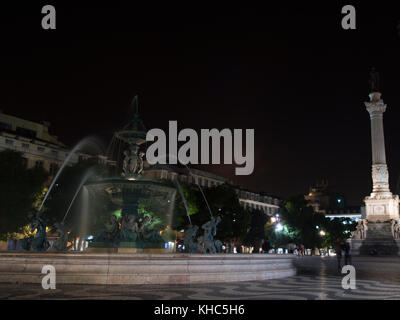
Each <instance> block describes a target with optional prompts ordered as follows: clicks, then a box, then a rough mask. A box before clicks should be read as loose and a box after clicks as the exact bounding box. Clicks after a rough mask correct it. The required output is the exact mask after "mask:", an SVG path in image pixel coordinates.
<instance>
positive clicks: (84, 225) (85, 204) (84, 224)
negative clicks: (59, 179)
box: [78, 187, 89, 251]
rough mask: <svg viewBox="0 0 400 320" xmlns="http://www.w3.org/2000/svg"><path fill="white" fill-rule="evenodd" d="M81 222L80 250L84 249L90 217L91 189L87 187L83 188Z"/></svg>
mask: <svg viewBox="0 0 400 320" xmlns="http://www.w3.org/2000/svg"><path fill="white" fill-rule="evenodd" d="M81 201H82V205H81V223H80V228H79V246H78V247H79V248H78V250H79V251H83V249H84V248H83V245H84V240H85V238H86V236H87V229H88V219H89V190H88V188H87V187H83V188H82V196H81Z"/></svg>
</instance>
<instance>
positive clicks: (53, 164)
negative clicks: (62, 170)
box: [50, 163, 58, 176]
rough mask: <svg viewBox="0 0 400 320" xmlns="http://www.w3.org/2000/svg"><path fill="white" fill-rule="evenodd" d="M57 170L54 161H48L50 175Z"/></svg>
mask: <svg viewBox="0 0 400 320" xmlns="http://www.w3.org/2000/svg"><path fill="white" fill-rule="evenodd" d="M57 171H58V165H57V164H56V163H50V175H52V176H54V175H55V174H56V173H57Z"/></svg>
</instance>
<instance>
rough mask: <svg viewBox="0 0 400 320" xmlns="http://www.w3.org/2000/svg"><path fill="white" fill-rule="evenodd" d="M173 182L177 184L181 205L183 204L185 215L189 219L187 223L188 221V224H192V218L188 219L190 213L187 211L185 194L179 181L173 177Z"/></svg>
mask: <svg viewBox="0 0 400 320" xmlns="http://www.w3.org/2000/svg"><path fill="white" fill-rule="evenodd" d="M175 182H176V184H177V186H178V191H179V194H180V195H181V198H182V201H183V205H184V206H185V209H186V213H187V217H188V219H189V223H190V225H192V220H191V219H190V213H189V206H188V204H187V202H186V198H185V195H184V194H183V190H182V186H181V184H180V183H179V181H178V179H175Z"/></svg>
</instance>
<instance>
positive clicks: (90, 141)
mask: <svg viewBox="0 0 400 320" xmlns="http://www.w3.org/2000/svg"><path fill="white" fill-rule="evenodd" d="M93 142H94V140H93V138H84V139H83V140H81V141H79V142H78V144H77V145H76V146H75V147H74V148H73V149H72V150H71V151H70V152H69V153H68V156H67V157H66V158H65V160H64V162H63V164H62V165H61V167H60V169H58V171H57V174H56V175H55V177H54V179H53V181H52V182H51V184H50V187H49V189H48V190H47V192H46V195H45V196H44V199H43V201H42V203H41V204H40V207H39V211H40V210H41V209H42V207H43V204H44V203H45V202H46V200H47V197H48V196H49V194H50V192H51V190H52V189H53V187H54V184H55V183H56V181H57V179H58V177H59V175H60V174H61V172H62V171H63V169H64V167H65V166H66V165H67V164H68V162H69V161H70V160H71V158H72V156H73V155H74V154H75V153H76V152H77V151H79V150H81V149H82V148H83V147H85V146H88V145H93Z"/></svg>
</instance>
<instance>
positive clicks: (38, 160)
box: [0, 111, 90, 175]
mask: <svg viewBox="0 0 400 320" xmlns="http://www.w3.org/2000/svg"><path fill="white" fill-rule="evenodd" d="M49 126H50V124H49V123H48V122H43V123H36V122H33V121H29V120H24V119H21V118H17V117H14V116H11V115H7V114H4V113H2V112H1V111H0V151H1V150H6V149H9V150H14V151H19V152H21V153H22V154H23V157H24V159H25V165H26V167H27V168H33V167H37V168H38V167H41V168H43V169H45V170H46V171H48V172H49V173H50V174H51V175H54V174H55V173H56V172H57V170H58V169H59V167H60V166H61V165H62V163H63V161H64V160H65V158H66V157H67V156H68V153H69V149H68V148H67V147H66V146H65V145H64V144H63V143H62V142H60V141H58V138H57V136H54V135H51V134H50V133H49ZM89 157H90V155H87V154H83V153H76V154H74V155H73V156H72V157H71V160H70V163H77V162H78V161H80V160H83V159H87V158H89Z"/></svg>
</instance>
